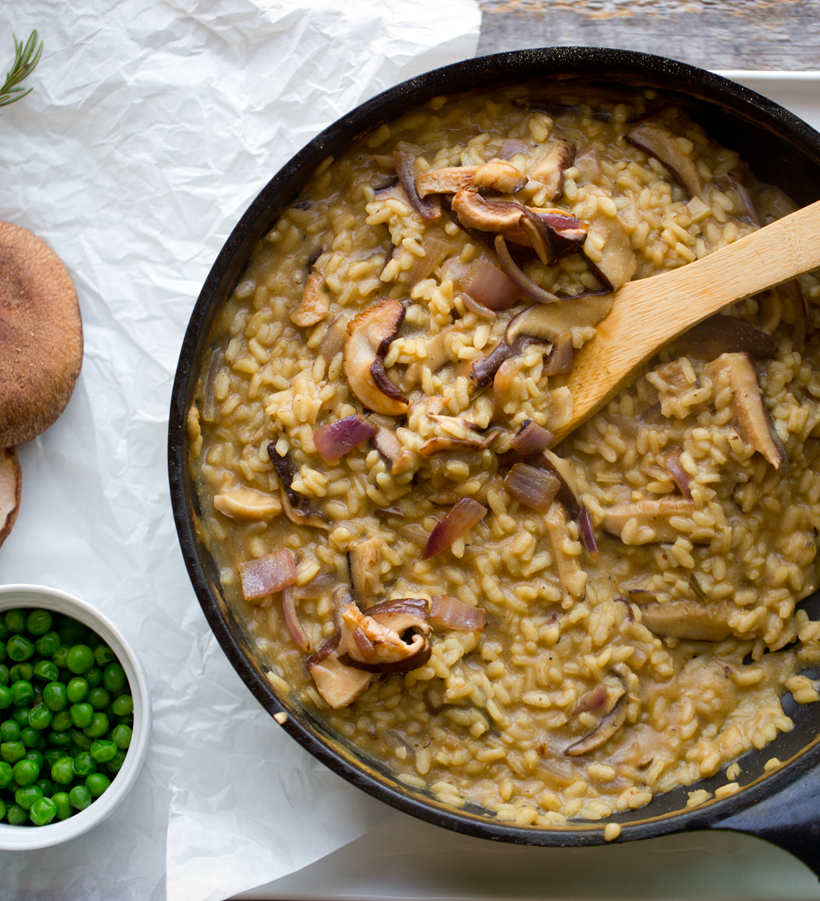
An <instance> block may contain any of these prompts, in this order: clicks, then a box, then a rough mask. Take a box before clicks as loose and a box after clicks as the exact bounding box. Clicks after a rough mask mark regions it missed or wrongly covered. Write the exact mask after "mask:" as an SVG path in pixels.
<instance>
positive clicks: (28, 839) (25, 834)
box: [0, 583, 152, 851]
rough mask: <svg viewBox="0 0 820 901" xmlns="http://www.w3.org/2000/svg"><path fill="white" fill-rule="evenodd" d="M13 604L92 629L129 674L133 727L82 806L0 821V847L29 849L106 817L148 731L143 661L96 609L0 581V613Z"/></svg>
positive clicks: (131, 779)
mask: <svg viewBox="0 0 820 901" xmlns="http://www.w3.org/2000/svg"><path fill="white" fill-rule="evenodd" d="M17 607H23V608H27V607H42V608H45V609H48V610H51V611H55V612H58V613H63V614H66V615H69V616H71V617H73V618H74V619H76V620H78V621H79V622H81V623H83V625H85V626H88V627H89V628H90V629H93V631H94V632H96V633H97V634H98V635H99V636H100V637H101V638H102V639H104V640H105V641H106V643H107V644H108V645H109V646H110V647H111V649H112V650H113V651H114V653H115V654H116V655H117V659H118V660H119V662H120V663H121V665H122V667H123V669H124V670H125V673H126V676H127V677H128V684H129V687H130V688H131V697H132V698H133V700H134V725H133V727H132V735H131V745H130V746H129V748H128V753H127V754H126V757H125V761H124V762H123V765H122V768H121V769H120V771H119V773H117V775H116V777H115V778H114V779H112V780H111V785H110V786H109V788H108V789H107V790H106V791H105V792H104V793H103V794H102V795H101V796H100V797H99V798H97V799H96V800H95V801H94V802H93V803H92V804H91V805H89V806H88V807H87V808H86V809H85V810H81V811H78V812H77V813H75V814H74V815H73V816H71V817H69V818H68V819H67V820H62V821H59V822H51V823H49V824H48V825H47V826H36V827H33V826H12V825H11V824H9V823H0V850H2V851H33V850H36V849H40V848H49V847H52V846H53V845H58V844H62V843H63V842H67V841H71V839H74V838H78V837H79V836H81V835H83V834H84V833H86V832H88V831H89V830H90V829H93V828H94V826H96V825H98V824H99V823H101V822H102V821H103V820H105V819H106V818H107V817H109V816H110V815H111V814H112V813H113V812H114V810H115V809H116V808H117V806H118V805H119V804H120V803H121V802H122V800H123V799H124V798H125V796H126V795H127V794H128V792H129V791H130V790H131V788H132V787H133V785H134V783H135V782H136V780H137V777H138V776H139V774H140V771H141V769H142V765H143V764H144V763H145V758H146V756H147V754H148V747H149V744H150V735H151V720H152V712H151V700H150V692H149V688H148V681H147V679H146V678H145V674H144V672H143V668H142V665H141V664H140V662H139V659H138V658H137V655H136V654H135V653H134V650H133V648H132V647H131V645H130V644H129V643H128V641H127V640H126V638H125V637H124V636H123V634H122V632H120V630H119V629H118V628H117V626H115V625H114V623H113V622H112V621H111V620H110V619H109V618H108V617H107V616H106V615H105V614H104V613H102V612H101V611H100V610H98V609H97V608H96V607H94V606H93V605H92V604H90V603H89V602H88V601H85V600H82V599H81V598H78V597H76V596H75V595H72V594H69V593H68V592H65V591H62V590H60V589H57V588H49V587H47V586H44V585H31V584H26V583H15V584H9V585H0V612H5V611H6V610H11V609H14V608H17Z"/></svg>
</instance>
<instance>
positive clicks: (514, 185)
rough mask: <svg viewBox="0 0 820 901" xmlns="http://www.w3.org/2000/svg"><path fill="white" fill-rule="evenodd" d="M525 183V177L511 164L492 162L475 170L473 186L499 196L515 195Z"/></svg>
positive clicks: (501, 161)
mask: <svg viewBox="0 0 820 901" xmlns="http://www.w3.org/2000/svg"><path fill="white" fill-rule="evenodd" d="M526 183H527V176H526V175H522V174H521V173H520V172H519V171H518V169H516V168H515V166H513V165H512V163H506V162H504V161H503V160H493V161H492V162H490V163H484V165H483V166H479V167H478V168H477V169H476V172H475V175H474V176H473V185H475V187H476V188H481V189H483V188H487V189H489V190H491V191H497V192H498V193H499V194H516V193H518V191H520V190H521V189H522V188H523V187H524V185H526Z"/></svg>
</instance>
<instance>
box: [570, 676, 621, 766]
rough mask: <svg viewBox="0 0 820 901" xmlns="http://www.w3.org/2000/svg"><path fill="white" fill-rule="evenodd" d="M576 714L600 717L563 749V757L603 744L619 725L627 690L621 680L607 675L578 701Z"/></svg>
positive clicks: (572, 755)
mask: <svg viewBox="0 0 820 901" xmlns="http://www.w3.org/2000/svg"><path fill="white" fill-rule="evenodd" d="M578 707H579V709H578V710H577V712H578V713H596V714H597V715H598V716H600V720H599V721H598V724H597V725H596V726H595V728H594V729H593V730H592V731H591V732H590V733H589V734H588V735H585V736H584V737H583V738H581V739H579V740H578V741H576V742H573V743H572V744H571V745H569V746H568V747H566V748H564V754H565V755H566V756H567V757H583V756H584V755H585V754H590V753H591V752H592V751H594V750H595V749H596V748H600V747H601V746H602V745H604V744H606V742H608V741H609V739H610V738H612V736H613V735H615V733H616V732H617V731H618V730H619V729H620V728H621V726H623V724H624V722H625V721H626V714H627V693H626V686H625V685H624V683H623V680H622V679H621V678H619V677H617V676H614V675H613V676H607V677H606V678H605V679H604V681H603V682H602V683H601V684H600V685H598V686H597V687H596V688H594V689H593V690H592V691H591V692H588V693H587V694H586V695H584V696H583V697H582V698H581V699H580V700H579V702H578Z"/></svg>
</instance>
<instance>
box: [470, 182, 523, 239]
mask: <svg viewBox="0 0 820 901" xmlns="http://www.w3.org/2000/svg"><path fill="white" fill-rule="evenodd" d="M452 209H453V212H454V213H455V214H456V215H457V216H458V220H459V222H460V223H461V224H462V225H463V226H465V227H466V228H476V229H478V230H479V231H485V232H496V233H498V232H511V231H517V230H518V229H520V227H521V225H520V222H521V216H522V215H523V214H524V207H523V206H522V205H521V204H520V203H517V202H516V201H514V200H491V199H488V198H486V197H482V196H481V194H479V193H478V191H476V190H474V189H472V188H464V189H462V190H461V191H459V192H458V194H456V195H455V196H454V197H453V200H452Z"/></svg>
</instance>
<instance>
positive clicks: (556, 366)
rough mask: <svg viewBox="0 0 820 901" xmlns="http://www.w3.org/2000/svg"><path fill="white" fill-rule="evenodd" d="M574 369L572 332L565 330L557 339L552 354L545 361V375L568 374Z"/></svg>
mask: <svg viewBox="0 0 820 901" xmlns="http://www.w3.org/2000/svg"><path fill="white" fill-rule="evenodd" d="M571 371H572V332H563V333H562V334H560V335H559V336H558V337H557V338H556V339H555V343H554V344H553V345H552V350H550V355H549V356H548V357H547V359H546V360H545V361H544V375H566V374H567V373H568V372H571Z"/></svg>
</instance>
